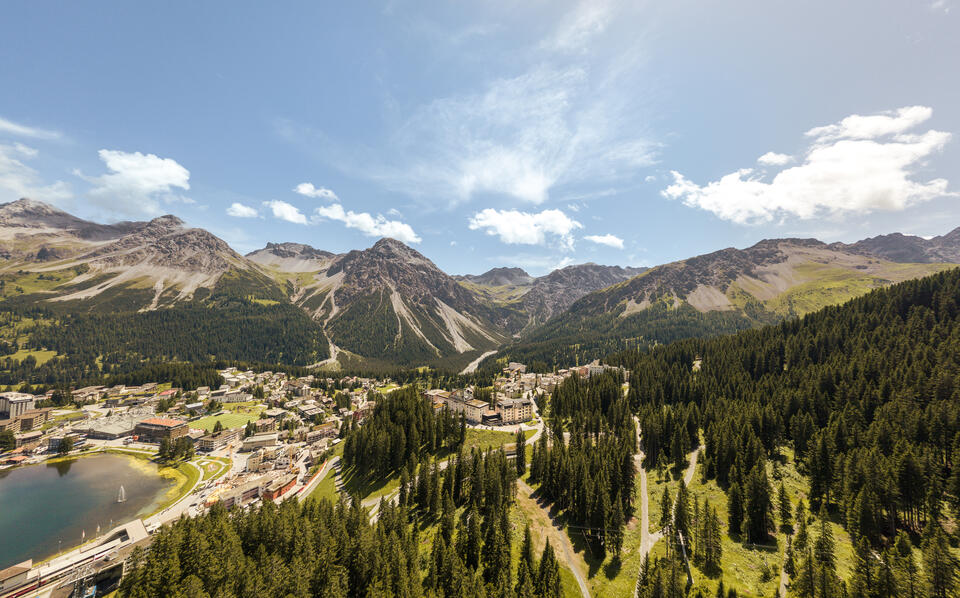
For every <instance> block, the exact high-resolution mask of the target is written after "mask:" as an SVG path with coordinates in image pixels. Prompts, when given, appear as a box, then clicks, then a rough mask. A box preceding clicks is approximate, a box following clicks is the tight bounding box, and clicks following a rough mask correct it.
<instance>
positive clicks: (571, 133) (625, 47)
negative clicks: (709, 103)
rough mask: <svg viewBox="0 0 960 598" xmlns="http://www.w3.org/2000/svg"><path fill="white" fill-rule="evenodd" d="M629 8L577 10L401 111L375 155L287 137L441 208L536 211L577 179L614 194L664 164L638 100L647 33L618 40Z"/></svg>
mask: <svg viewBox="0 0 960 598" xmlns="http://www.w3.org/2000/svg"><path fill="white" fill-rule="evenodd" d="M619 10H621V6H620V5H619V4H617V3H613V2H605V1H600V0H585V1H583V2H578V3H576V5H575V7H574V8H573V9H572V10H571V11H570V13H569V15H567V16H566V17H564V18H561V19H560V20H559V24H557V25H556V26H555V27H554V28H553V29H552V30H550V31H548V32H547V33H546V34H545V35H544V36H542V38H541V39H539V40H536V41H535V42H534V43H533V44H531V45H530V46H528V47H526V48H522V49H519V50H518V51H517V52H515V53H511V55H510V58H509V60H506V59H501V60H499V61H493V60H491V61H489V63H488V68H486V69H485V70H486V71H487V72H489V73H490V74H489V75H486V76H485V77H483V78H482V79H481V80H480V81H479V83H477V84H475V85H472V86H470V87H468V88H461V89H457V90H454V91H451V92H450V93H447V94H444V95H440V96H437V97H434V98H432V99H428V100H426V101H423V102H421V103H419V104H417V105H415V106H414V107H413V108H410V109H407V110H403V109H402V108H400V107H397V106H394V105H391V114H392V115H393V116H392V118H391V119H390V122H388V123H387V127H388V128H387V130H386V131H385V134H384V139H382V140H379V141H377V142H376V143H375V144H374V145H373V146H371V147H367V148H359V147H356V146H353V147H351V146H350V144H349V143H337V141H336V140H334V139H331V138H330V137H329V136H328V135H326V134H325V133H324V132H322V131H310V130H309V127H304V126H299V125H292V124H291V123H289V122H284V121H282V122H280V123H278V133H279V134H280V135H282V136H284V137H285V138H287V139H288V140H290V141H293V142H295V143H298V144H300V145H303V146H304V147H306V148H308V151H315V152H317V153H318V154H319V155H320V156H322V158H323V159H324V160H325V161H327V162H329V163H331V164H333V165H334V166H336V167H338V168H340V169H341V170H343V171H345V172H348V173H350V174H351V175H353V176H358V177H363V178H368V179H372V180H374V181H376V182H377V183H378V184H380V185H381V186H383V187H385V188H387V189H389V190H391V191H395V192H400V193H403V194H406V195H408V196H410V197H414V198H418V199H421V200H422V203H423V204H424V205H430V206H431V207H433V206H436V205H438V204H439V205H446V206H453V205H458V204H462V203H465V202H468V201H471V200H473V199H475V198H477V197H482V196H485V195H495V196H501V197H507V198H511V199H516V200H519V201H521V202H525V203H529V204H534V205H537V204H542V203H544V202H546V201H547V200H548V199H549V198H550V196H551V192H552V191H553V190H554V189H556V188H558V187H561V186H564V185H575V184H578V183H583V184H584V185H583V186H584V187H591V186H597V187H599V188H600V189H608V188H610V186H611V183H615V182H618V181H624V180H631V179H634V178H638V177H641V176H642V174H641V173H640V172H638V169H641V168H643V167H645V166H648V165H650V164H652V163H653V162H654V159H655V154H656V151H657V148H658V144H657V143H656V142H655V141H654V140H652V139H651V138H650V137H649V136H648V135H647V134H646V131H647V122H648V119H646V118H645V117H646V111H645V110H644V106H643V101H644V95H643V93H642V92H639V93H638V89H641V90H642V89H643V86H642V85H640V84H639V76H640V75H639V74H638V69H637V68H636V67H637V66H638V65H640V64H641V63H642V60H641V53H640V52H639V51H638V50H637V47H636V46H637V44H638V42H637V40H638V39H639V38H640V37H641V36H640V35H639V32H638V31H637V30H636V28H635V27H634V28H633V30H632V31H630V32H624V31H618V34H617V35H616V36H611V35H609V33H610V31H609V29H610V28H611V27H612V25H611V24H612V23H614V22H615V21H616V17H617V11H619ZM504 35H506V34H504ZM598 40H599V41H602V43H603V45H604V48H603V50H602V51H601V50H598V46H599V45H601V44H599V43H595V42H598ZM478 43H479V42H478ZM483 43H484V44H487V45H489V44H490V43H491V42H489V40H484V41H483ZM591 44H593V45H591ZM613 46H616V47H613ZM587 48H589V51H586V52H583V51H580V49H587ZM517 56H521V57H523V58H520V59H519V60H518V59H517ZM582 191H586V192H588V193H589V192H591V191H592V190H591V189H582ZM438 199H439V200H440V201H438Z"/></svg>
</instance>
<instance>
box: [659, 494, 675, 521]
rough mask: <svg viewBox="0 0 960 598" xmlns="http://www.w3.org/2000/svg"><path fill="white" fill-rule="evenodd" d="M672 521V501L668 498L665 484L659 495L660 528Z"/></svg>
mask: <svg viewBox="0 0 960 598" xmlns="http://www.w3.org/2000/svg"><path fill="white" fill-rule="evenodd" d="M672 522H673V501H672V500H671V499H670V490H669V489H668V488H667V487H666V486H665V487H664V488H663V494H661V495H660V521H659V522H658V524H659V526H660V529H663V530H665V529H667V528H669V527H670V524H671V523H672Z"/></svg>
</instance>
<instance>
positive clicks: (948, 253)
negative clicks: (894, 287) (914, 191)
mask: <svg viewBox="0 0 960 598" xmlns="http://www.w3.org/2000/svg"><path fill="white" fill-rule="evenodd" d="M831 247H837V248H839V249H843V250H846V251H850V252H853V253H859V254H861V255H874V256H877V257H880V258H883V259H885V260H889V261H891V262H899V263H925V264H931V263H937V262H953V263H960V228H955V229H953V230H952V231H950V232H949V233H947V234H945V235H940V236H939V237H934V238H932V239H924V238H923V237H916V236H913V235H904V234H901V233H892V234H889V235H880V236H877V237H871V238H869V239H864V240H862V241H857V242H856V243H851V244H849V245H845V244H843V243H834V244H833V245H831Z"/></svg>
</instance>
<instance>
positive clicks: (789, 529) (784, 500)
mask: <svg viewBox="0 0 960 598" xmlns="http://www.w3.org/2000/svg"><path fill="white" fill-rule="evenodd" d="M777 503H778V505H779V510H780V530H781V531H783V533H785V534H791V533H793V513H792V511H793V507H792V505H791V504H790V497H789V496H788V495H787V488H786V486H784V485H783V482H782V481H781V482H780V490H779V491H778V492H777Z"/></svg>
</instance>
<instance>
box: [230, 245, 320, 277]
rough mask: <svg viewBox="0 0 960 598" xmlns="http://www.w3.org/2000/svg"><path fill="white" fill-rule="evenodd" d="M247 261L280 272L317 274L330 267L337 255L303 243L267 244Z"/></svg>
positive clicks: (252, 253) (249, 254)
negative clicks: (331, 261)
mask: <svg viewBox="0 0 960 598" xmlns="http://www.w3.org/2000/svg"><path fill="white" fill-rule="evenodd" d="M246 257H247V259H248V260H250V261H252V262H255V263H257V264H260V265H261V266H264V267H267V268H272V269H275V270H278V271H280V272H316V271H318V270H321V269H323V268H324V267H326V266H328V265H329V263H330V260H332V259H333V258H334V257H336V255H334V254H333V253H330V252H329V251H323V250H320V249H314V248H313V247H311V246H309V245H304V244H303V243H267V246H266V247H264V248H263V249H258V250H257V251H254V252H251V253H248V254H247V256H246Z"/></svg>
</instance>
